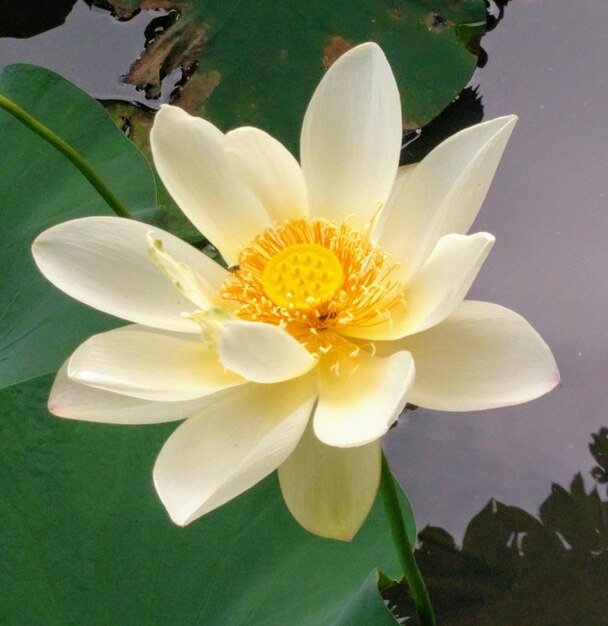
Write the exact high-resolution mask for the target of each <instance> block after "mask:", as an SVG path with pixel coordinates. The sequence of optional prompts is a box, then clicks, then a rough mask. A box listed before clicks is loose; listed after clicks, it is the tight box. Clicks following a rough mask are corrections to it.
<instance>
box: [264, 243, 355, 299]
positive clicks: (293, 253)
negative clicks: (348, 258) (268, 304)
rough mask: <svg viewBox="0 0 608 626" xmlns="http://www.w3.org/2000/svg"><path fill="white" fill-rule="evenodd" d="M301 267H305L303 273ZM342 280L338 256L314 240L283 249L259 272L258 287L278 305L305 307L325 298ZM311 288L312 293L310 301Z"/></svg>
mask: <svg viewBox="0 0 608 626" xmlns="http://www.w3.org/2000/svg"><path fill="white" fill-rule="evenodd" d="M311 264H312V265H313V267H312V268H311ZM305 266H308V267H307V268H306V271H305V272H303V271H302V270H303V269H304V268H305ZM288 270H289V271H288ZM343 281H344V270H343V268H342V264H341V263H340V261H339V259H338V257H337V256H336V255H335V254H334V253H333V252H332V251H331V250H329V249H328V248H326V247H325V246H322V245H319V244H316V243H298V244H293V245H291V246H287V247H286V248H283V249H282V250H281V251H279V252H277V254H275V255H274V256H273V257H272V258H271V259H270V260H269V261H268V263H267V264H266V267H265V268H264V271H263V272H262V286H263V288H264V291H265V292H266V294H267V295H268V297H269V298H270V299H271V300H272V301H273V302H274V303H275V304H277V305H279V306H285V307H289V308H295V309H309V308H310V307H311V306H314V305H316V304H318V303H320V302H323V301H325V300H328V299H329V298H331V296H332V295H333V294H334V292H335V291H336V290H337V289H339V288H340V287H341V286H342V282H343ZM311 291H314V292H315V296H314V299H312V304H311V296H310V293H311Z"/></svg>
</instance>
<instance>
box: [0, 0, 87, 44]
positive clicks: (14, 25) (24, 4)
mask: <svg viewBox="0 0 608 626" xmlns="http://www.w3.org/2000/svg"><path fill="white" fill-rule="evenodd" d="M75 3H76V0H3V2H2V4H1V5H0V17H1V18H2V19H0V37H16V38H19V39H24V38H27V37H33V36H34V35H39V34H40V33H44V32H45V31H47V30H51V29H52V28H57V26H60V25H61V24H63V23H64V22H65V19H66V17H67V16H68V15H69V13H70V11H71V10H72V8H73V7H74V4H75Z"/></svg>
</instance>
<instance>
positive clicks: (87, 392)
mask: <svg viewBox="0 0 608 626" xmlns="http://www.w3.org/2000/svg"><path fill="white" fill-rule="evenodd" d="M225 393H228V391H222V392H218V393H216V394H212V395H209V396H204V397H202V398H196V399H194V400H184V401H182V402H155V401H154V400H142V399H141V398H133V397H131V396H125V395H122V394H118V393H112V392H110V391H103V390H101V389H96V388H95V387H90V386H89V385H84V384H81V383H77V382H74V381H73V380H70V379H69V378H68V375H67V362H66V363H65V364H64V365H63V367H62V368H61V369H60V370H59V372H58V373H57V377H56V378H55V382H54V383H53V388H52V389H51V394H50V397H49V411H50V412H51V413H52V414H53V415H57V416H58V417H65V418H68V419H77V420H84V421H87V422H103V423H106V424H158V423H161V422H173V421H176V420H182V419H185V418H187V417H190V416H192V415H195V414H196V413H199V412H200V411H202V410H203V409H204V408H206V407H208V406H211V405H212V404H213V403H214V402H217V401H218V400H219V398H221V397H222V395H223V394H225Z"/></svg>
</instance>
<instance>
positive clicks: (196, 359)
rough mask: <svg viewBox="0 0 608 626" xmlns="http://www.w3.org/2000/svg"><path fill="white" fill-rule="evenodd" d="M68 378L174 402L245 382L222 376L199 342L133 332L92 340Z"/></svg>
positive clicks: (72, 365)
mask: <svg viewBox="0 0 608 626" xmlns="http://www.w3.org/2000/svg"><path fill="white" fill-rule="evenodd" d="M68 376H69V377H70V378H71V379H72V380H74V381H76V382H80V383H85V384H87V385H90V386H91V387H96V388H98V389H105V390H106V391H112V392H114V393H122V394H124V395H127V396H133V397H134V398H142V399H145V400H158V401H165V402H176V401H181V400H192V399H194V398H200V397H202V396H206V395H209V394H212V393H215V392H217V391H220V390H222V389H226V388H228V387H233V386H234V385H240V384H243V383H244V382H245V381H244V380H243V379H242V378H240V377H239V376H237V375H236V374H232V373H230V372H226V371H225V369H224V367H223V366H222V364H221V363H220V362H219V359H218V356H217V353H215V352H212V351H211V350H208V349H207V348H206V347H205V346H204V345H203V343H202V342H198V341H192V340H190V339H188V338H181V337H176V336H174V335H168V334H161V333H153V332H150V331H149V330H146V329H141V330H140V329H138V328H137V327H128V328H121V329H117V330H111V331H109V332H107V333H102V334H99V335H94V336H93V337H91V338H90V339H88V340H87V341H85V342H84V343H83V344H82V345H81V346H80V347H79V348H78V349H77V350H76V352H74V354H73V355H72V357H71V358H70V360H69V363H68Z"/></svg>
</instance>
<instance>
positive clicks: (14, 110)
mask: <svg viewBox="0 0 608 626" xmlns="http://www.w3.org/2000/svg"><path fill="white" fill-rule="evenodd" d="M0 108H2V109H4V110H5V111H7V112H8V113H10V114H11V115H13V116H14V117H16V118H17V119H18V120H19V121H20V122H21V123H22V124H25V126H27V127H28V128H29V129H30V130H33V131H34V132H35V133H36V134H37V135H39V136H40V137H42V138H43V139H44V140H45V141H48V143H50V144H51V145H52V146H53V147H54V148H56V149H57V150H59V152H61V154H63V155H64V156H65V157H67V158H68V159H69V160H70V161H71V162H72V163H73V164H74V165H75V166H76V167H77V168H78V169H79V170H80V171H81V172H82V174H83V175H84V176H85V178H86V179H87V180H88V181H89V182H90V183H91V185H93V187H95V189H96V190H97V192H98V193H99V195H100V196H101V197H102V198H103V199H104V200H105V201H106V202H107V203H108V204H109V205H110V207H111V209H112V210H113V211H114V213H116V215H119V216H120V217H130V218H132V217H133V216H132V215H131V213H130V211H129V210H128V209H127V207H125V205H124V204H123V203H122V202H121V201H120V200H119V199H118V198H117V197H116V196H115V195H114V194H113V193H112V192H111V191H110V189H109V187H108V186H107V185H106V184H105V183H104V182H103V180H101V178H100V177H99V176H98V175H97V173H96V172H95V170H94V169H93V168H92V167H91V166H90V165H89V164H88V163H87V162H86V161H85V160H84V158H83V157H82V156H81V155H80V154H79V153H78V152H76V150H74V148H72V146H70V144H68V143H66V142H65V141H64V140H63V139H61V137H58V136H57V135H56V134H55V133H54V132H53V131H52V130H50V129H49V128H47V127H46V126H45V125H44V124H41V123H40V122H39V121H38V120H36V119H35V118H33V117H32V116H31V115H30V114H29V113H26V112H25V111H24V110H23V109H22V108H21V107H20V106H18V105H17V104H15V103H14V102H13V101H12V100H9V99H8V98H7V97H5V96H2V95H0Z"/></svg>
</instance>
